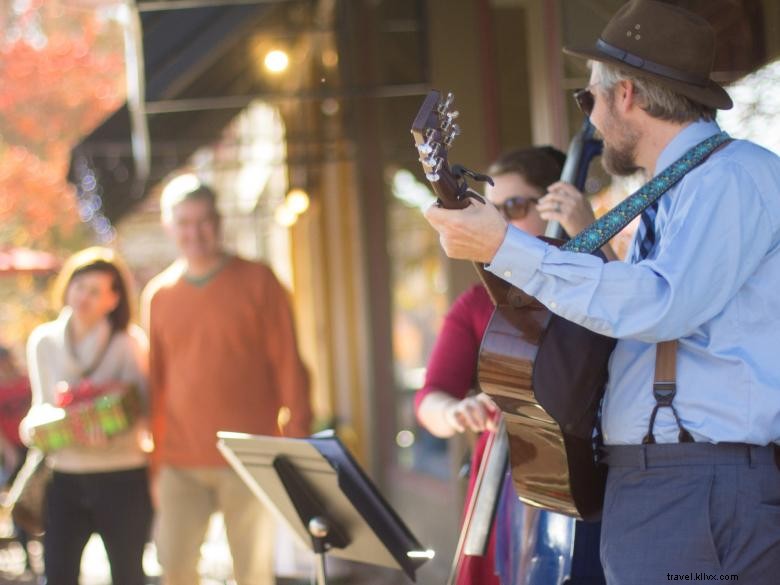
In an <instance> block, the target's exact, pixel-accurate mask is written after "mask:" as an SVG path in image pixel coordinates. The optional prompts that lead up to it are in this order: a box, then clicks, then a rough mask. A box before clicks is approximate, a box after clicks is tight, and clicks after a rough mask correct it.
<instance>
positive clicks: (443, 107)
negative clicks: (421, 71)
mask: <svg viewBox="0 0 780 585" xmlns="http://www.w3.org/2000/svg"><path fill="white" fill-rule="evenodd" d="M454 101H455V96H454V95H452V92H449V93H448V94H447V97H446V98H444V101H443V102H440V103H439V107H438V108H437V109H438V110H439V113H440V114H443V113H444V112H446V111H447V110H449V109H450V106H451V105H452V104H453V102H454Z"/></svg>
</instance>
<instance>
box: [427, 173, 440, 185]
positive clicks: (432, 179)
mask: <svg viewBox="0 0 780 585" xmlns="http://www.w3.org/2000/svg"><path fill="white" fill-rule="evenodd" d="M425 178H426V179H428V180H429V181H430V182H431V183H435V182H436V181H438V180H439V173H425Z"/></svg>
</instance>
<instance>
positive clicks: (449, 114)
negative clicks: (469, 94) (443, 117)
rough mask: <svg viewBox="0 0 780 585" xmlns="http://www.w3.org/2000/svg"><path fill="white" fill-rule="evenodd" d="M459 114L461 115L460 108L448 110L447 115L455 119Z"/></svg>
mask: <svg viewBox="0 0 780 585" xmlns="http://www.w3.org/2000/svg"><path fill="white" fill-rule="evenodd" d="M458 116H460V112H459V111H458V110H453V111H451V112H447V117H448V118H449V119H450V120H454V119H455V118H457V117H458Z"/></svg>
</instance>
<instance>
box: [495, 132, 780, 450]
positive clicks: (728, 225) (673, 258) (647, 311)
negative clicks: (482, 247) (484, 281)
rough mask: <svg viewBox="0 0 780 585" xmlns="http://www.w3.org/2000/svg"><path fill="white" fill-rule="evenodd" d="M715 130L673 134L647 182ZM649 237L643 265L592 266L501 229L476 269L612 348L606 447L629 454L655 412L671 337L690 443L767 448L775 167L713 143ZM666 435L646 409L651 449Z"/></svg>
mask: <svg viewBox="0 0 780 585" xmlns="http://www.w3.org/2000/svg"><path fill="white" fill-rule="evenodd" d="M719 131H720V129H719V128H718V125H717V124H716V123H714V122H697V123H694V124H691V125H689V126H687V127H686V128H685V129H683V130H682V131H681V132H680V133H679V134H678V135H677V136H675V138H674V139H673V140H672V141H671V142H670V143H669V144H668V145H667V147H666V148H665V149H664V150H663V152H662V153H661V156H660V157H659V159H658V163H657V167H656V169H655V172H656V173H659V172H661V171H662V170H663V169H664V168H666V167H667V166H668V165H669V164H671V163H673V162H674V161H675V160H677V159H678V158H679V157H680V156H682V155H683V154H684V153H685V152H686V151H687V150H688V149H689V148H691V147H693V146H695V145H696V144H698V143H699V142H701V141H702V140H704V139H706V138H708V137H710V136H712V135H713V134H716V133H717V132H719ZM655 233H656V245H655V248H654V249H653V250H652V251H651V252H650V254H649V256H648V257H647V259H645V260H643V261H641V262H639V263H626V262H609V263H606V264H604V263H602V262H601V260H599V259H598V258H595V257H593V256H590V255H587V254H578V253H574V252H563V251H561V250H558V249H557V248H555V247H554V246H549V245H547V244H545V243H543V242H542V241H541V240H538V239H536V238H534V237H532V236H529V235H527V234H525V233H523V232H522V231H520V230H518V229H515V228H511V227H510V228H509V231H508V232H507V235H506V238H505V239H504V242H503V243H502V245H501V247H500V248H499V250H498V253H497V254H496V256H495V257H494V258H493V261H492V262H491V264H490V265H489V266H488V267H487V268H488V269H489V270H490V271H491V272H493V273H494V274H496V275H497V276H500V277H502V278H504V279H505V280H507V281H509V282H511V283H512V284H513V285H515V286H517V287H519V288H522V289H523V290H524V291H526V292H527V293H529V294H531V295H533V296H535V297H536V298H537V299H539V300H540V301H541V302H542V303H544V304H545V305H546V306H547V307H548V308H549V309H550V310H551V311H553V312H554V313H557V314H558V315H560V316H562V317H564V318H566V319H568V320H570V321H574V322H576V323H579V324H580V325H583V326H584V327H587V328H588V329H591V330H593V331H597V332H599V333H603V334H605V335H609V336H612V337H616V338H618V343H617V347H616V348H615V351H614V352H613V354H612V357H611V359H610V363H609V382H608V384H607V388H606V394H605V398H604V407H603V418H602V427H603V431H604V440H605V442H606V444H608V445H621V444H639V443H641V441H642V437H643V436H644V435H645V433H646V432H647V428H648V423H649V420H650V413H651V412H652V410H653V406H654V405H655V400H654V398H653V394H652V383H653V374H654V369H655V347H656V346H655V344H656V343H657V342H659V341H664V340H671V339H679V340H680V345H679V349H678V354H677V396H676V398H675V400H674V404H675V407H676V408H677V411H678V413H679V415H680V418H681V420H682V422H683V425H684V426H685V428H687V429H688V430H689V431H690V432H691V434H692V435H693V436H694V438H695V439H696V441H698V442H701V441H706V442H712V443H718V442H724V441H729V442H743V443H752V444H757V445H765V444H768V443H770V442H776V443H780V158H778V157H777V156H776V155H775V154H773V153H771V152H769V151H767V150H765V149H763V148H761V147H759V146H757V145H755V144H752V143H750V142H746V141H734V142H732V143H730V144H728V145H726V146H725V147H724V148H722V149H721V150H719V151H718V152H716V153H715V154H713V155H712V156H711V157H710V158H709V159H707V161H705V162H704V163H703V164H702V165H701V166H700V167H698V168H696V169H694V170H693V171H691V172H690V173H688V174H687V175H686V176H685V177H684V178H683V179H682V180H681V181H680V183H678V184H677V185H676V186H675V187H674V188H672V189H670V190H669V191H667V192H666V193H665V194H664V195H663V196H662V197H661V199H660V202H659V209H658V215H657V217H656V220H655ZM632 249H633V246H632ZM561 367H565V365H561ZM677 431H678V429H677V424H676V423H675V421H674V417H673V415H672V413H671V410H670V409H669V408H661V409H659V411H658V417H657V419H656V423H655V438H656V440H657V441H658V442H663V443H674V442H677Z"/></svg>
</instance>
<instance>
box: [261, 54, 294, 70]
mask: <svg viewBox="0 0 780 585" xmlns="http://www.w3.org/2000/svg"><path fill="white" fill-rule="evenodd" d="M263 63H264V64H265V68H266V69H268V71H270V72H271V73H281V72H282V71H285V70H286V69H287V67H288V66H289V65H290V57H288V56H287V53H285V52H284V51H282V50H280V49H274V50H273V51H269V52H268V53H267V54H266V56H265V59H264V60H263Z"/></svg>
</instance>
